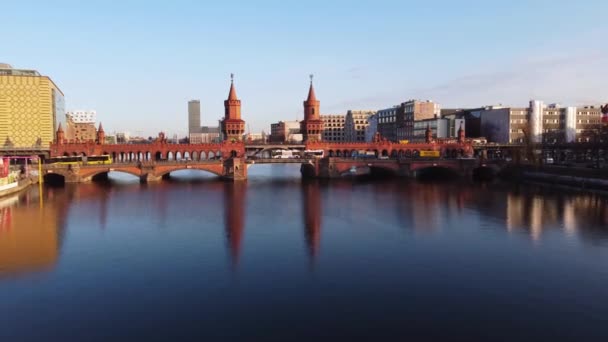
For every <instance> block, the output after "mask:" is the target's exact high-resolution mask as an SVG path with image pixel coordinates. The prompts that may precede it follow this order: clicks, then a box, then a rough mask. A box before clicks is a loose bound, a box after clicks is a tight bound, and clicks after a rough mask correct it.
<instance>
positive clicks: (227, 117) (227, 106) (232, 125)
mask: <svg viewBox="0 0 608 342" xmlns="http://www.w3.org/2000/svg"><path fill="white" fill-rule="evenodd" d="M222 133H223V134H224V140H227V141H242V140H243V134H244V133H245V121H243V120H242V119H241V100H239V99H238V98H237V97H236V90H235V88H234V74H230V92H229V93H228V99H227V100H226V101H224V120H223V121H222Z"/></svg>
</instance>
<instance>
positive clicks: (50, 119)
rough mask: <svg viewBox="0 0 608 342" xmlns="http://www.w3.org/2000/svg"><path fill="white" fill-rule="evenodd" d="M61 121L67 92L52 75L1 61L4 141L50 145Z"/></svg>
mask: <svg viewBox="0 0 608 342" xmlns="http://www.w3.org/2000/svg"><path fill="white" fill-rule="evenodd" d="M60 123H63V124H64V126H65V102H64V98H63V93H62V92H61V90H60V89H59V88H58V87H57V86H56V85H55V83H53V81H52V80H51V79H50V78H49V77H48V76H42V75H40V73H38V72H37V71H35V70H20V69H13V68H12V67H10V66H9V65H7V64H0V144H2V145H3V146H5V147H34V146H40V147H48V146H49V144H50V143H51V142H52V141H53V138H54V133H55V131H56V130H57V127H58V126H59V124H60Z"/></svg>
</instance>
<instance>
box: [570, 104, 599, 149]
mask: <svg viewBox="0 0 608 342" xmlns="http://www.w3.org/2000/svg"><path fill="white" fill-rule="evenodd" d="M569 108H570V107H569ZM567 118H568V119H567V120H568V123H567V125H568V132H567V134H568V135H567V136H568V137H572V136H574V140H573V142H593V141H594V139H595V138H596V137H597V135H598V134H599V132H600V128H601V126H602V111H601V106H595V105H594V106H583V107H577V108H576V118H575V119H572V115H571V114H570V115H568V116H567ZM572 125H576V128H575V130H572V128H571V127H572ZM573 131H574V132H573ZM569 142H570V141H569Z"/></svg>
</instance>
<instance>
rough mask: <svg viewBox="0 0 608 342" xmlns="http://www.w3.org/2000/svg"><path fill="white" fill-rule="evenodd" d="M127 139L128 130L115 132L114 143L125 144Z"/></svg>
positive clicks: (127, 141)
mask: <svg viewBox="0 0 608 342" xmlns="http://www.w3.org/2000/svg"><path fill="white" fill-rule="evenodd" d="M129 139H130V135H129V132H118V133H116V143H117V144H127V143H129Z"/></svg>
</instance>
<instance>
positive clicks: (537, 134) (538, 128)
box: [529, 100, 545, 143]
mask: <svg viewBox="0 0 608 342" xmlns="http://www.w3.org/2000/svg"><path fill="white" fill-rule="evenodd" d="M544 109H545V104H544V103H543V101H539V100H532V101H530V119H529V120H530V121H529V122H530V140H532V142H535V143H539V142H542V138H543V135H542V134H543V110H544Z"/></svg>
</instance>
